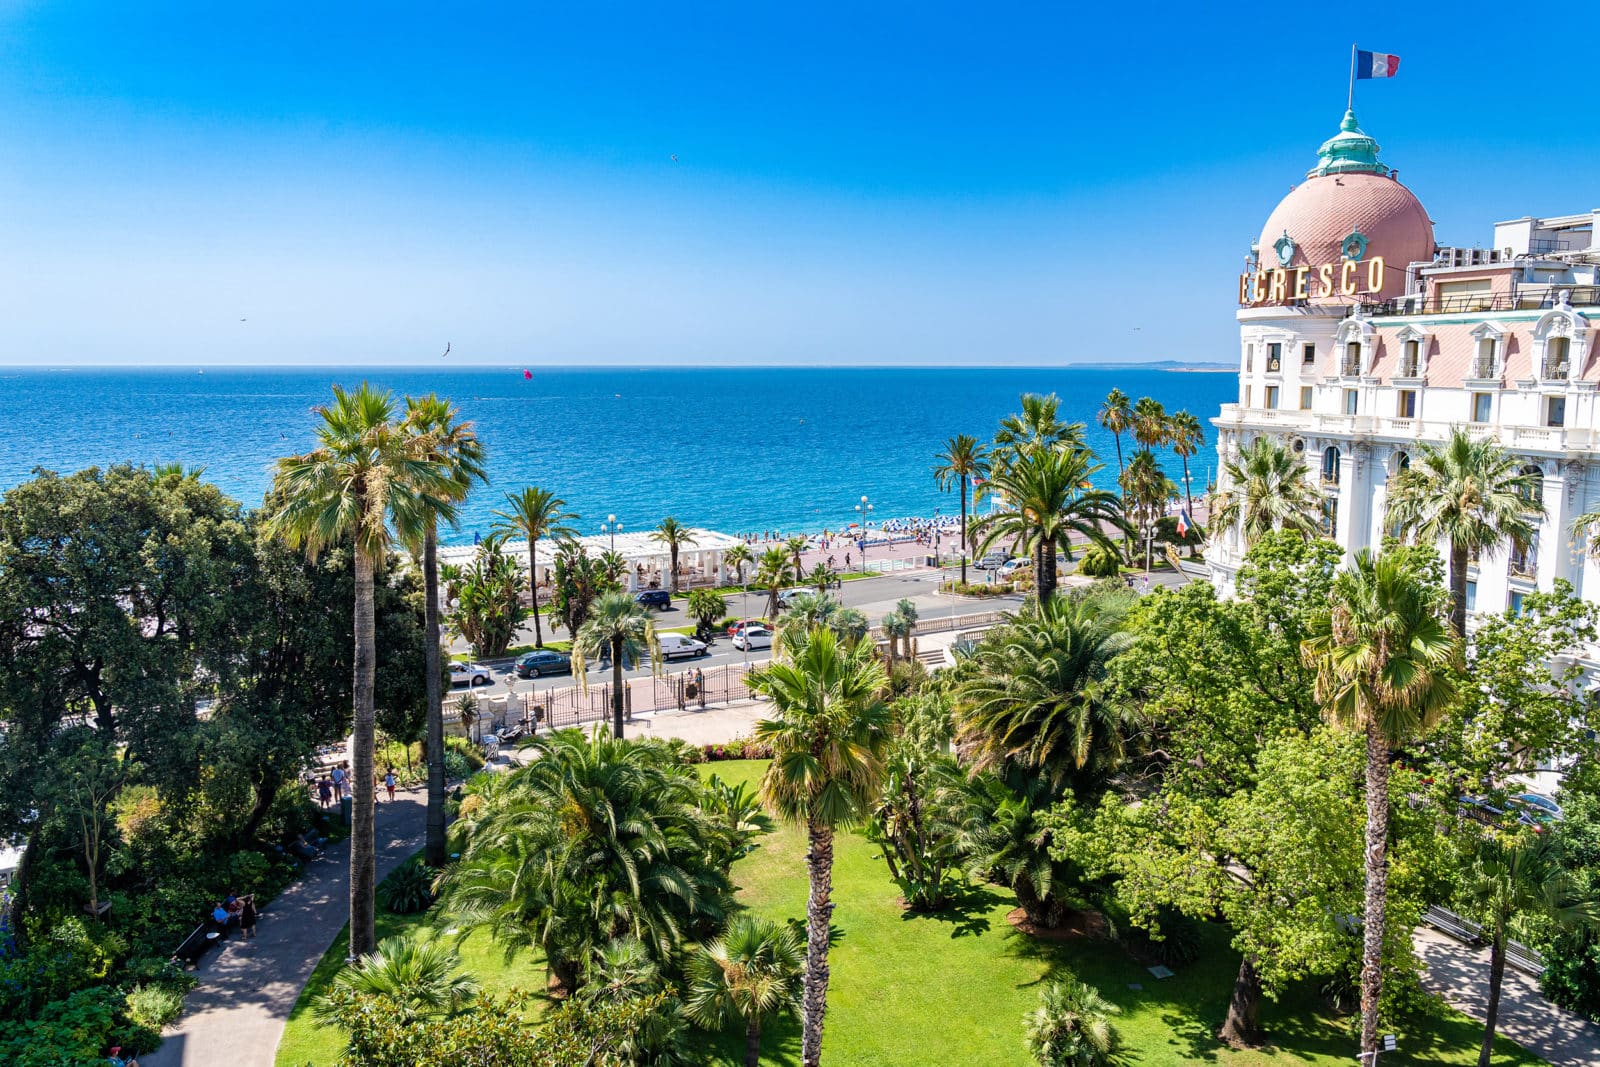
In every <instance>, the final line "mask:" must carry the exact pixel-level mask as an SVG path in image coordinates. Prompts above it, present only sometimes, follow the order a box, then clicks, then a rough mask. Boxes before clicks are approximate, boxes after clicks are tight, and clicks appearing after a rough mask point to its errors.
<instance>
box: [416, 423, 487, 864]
mask: <svg viewBox="0 0 1600 1067" xmlns="http://www.w3.org/2000/svg"><path fill="white" fill-rule="evenodd" d="M406 427H407V429H408V430H409V431H410V432H411V433H412V434H413V435H414V436H415V438H416V440H415V442H414V445H415V447H416V448H418V449H420V450H422V451H423V452H424V453H425V454H426V455H428V457H429V458H431V459H432V460H433V461H434V462H435V463H437V464H438V465H439V466H440V467H442V468H443V469H444V470H445V471H446V472H448V474H449V476H450V479H451V481H452V482H454V483H455V486H456V494H455V496H454V498H452V499H449V500H445V499H440V500H439V501H438V504H439V506H437V507H434V508H430V509H429V511H428V514H427V516H426V519H425V522H426V528H425V529H424V530H423V535H422V591H423V612H422V626H423V637H422V641H423V653H424V657H425V658H424V664H425V666H424V670H426V671H427V697H428V811H427V821H426V827H427V828H426V833H425V836H424V846H423V856H424V862H426V863H427V864H428V866H430V867H443V866H444V862H445V858H446V857H445V834H444V828H445V816H444V793H445V781H444V780H445V772H444V667H443V665H442V664H441V663H440V662H439V660H440V646H441V634H440V632H439V631H440V628H439V523H440V521H441V520H442V521H444V522H448V523H450V524H451V525H452V526H453V525H455V520H456V514H455V505H456V504H458V503H460V502H461V501H462V500H465V499H466V496H467V491H468V490H469V489H470V488H471V486H472V483H473V482H474V481H487V480H488V473H487V471H486V470H485V469H484V465H483V461H484V454H483V446H482V445H481V444H480V443H479V442H478V437H477V434H476V433H475V432H474V430H473V426H472V423H470V422H459V421H457V411H456V409H455V408H454V407H453V406H451V404H450V402H449V401H448V400H443V399H441V398H440V397H438V396H436V395H434V394H432V393H430V394H429V395H428V396H426V397H423V398H422V399H420V400H416V399H413V398H411V397H407V398H406Z"/></svg>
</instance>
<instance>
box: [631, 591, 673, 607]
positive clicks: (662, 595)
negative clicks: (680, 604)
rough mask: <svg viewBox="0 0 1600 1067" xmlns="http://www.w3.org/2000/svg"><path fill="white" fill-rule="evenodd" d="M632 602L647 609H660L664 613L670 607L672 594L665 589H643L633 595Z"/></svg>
mask: <svg viewBox="0 0 1600 1067" xmlns="http://www.w3.org/2000/svg"><path fill="white" fill-rule="evenodd" d="M633 599H634V600H636V601H638V602H639V604H640V605H642V606H643V607H647V608H660V609H661V610H662V611H666V610H667V609H668V608H670V607H671V606H672V594H671V593H670V592H668V591H667V590H665V589H644V590H641V591H640V592H638V593H635V594H634V597H633Z"/></svg>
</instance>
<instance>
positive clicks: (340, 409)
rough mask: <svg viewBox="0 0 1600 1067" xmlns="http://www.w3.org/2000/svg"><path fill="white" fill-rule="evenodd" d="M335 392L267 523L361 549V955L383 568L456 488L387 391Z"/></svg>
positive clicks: (276, 485)
mask: <svg viewBox="0 0 1600 1067" xmlns="http://www.w3.org/2000/svg"><path fill="white" fill-rule="evenodd" d="M333 396H334V401H333V403H332V404H331V405H328V406H326V407H322V408H319V409H318V414H319V415H320V416H321V419H322V422H321V424H320V425H319V426H318V427H317V431H316V433H317V447H316V448H315V449H313V450H312V451H310V452H307V453H305V454H304V455H299V456H286V457H284V458H282V459H280V460H278V465H277V474H276V476H275V477H274V479H273V499H274V500H275V501H276V503H275V506H274V507H273V509H272V511H271V513H270V515H269V516H268V520H267V521H268V528H269V529H270V530H271V531H272V532H273V533H274V534H275V535H276V536H277V537H279V538H281V539H282V540H283V541H285V542H286V543H288V544H290V545H292V546H297V547H301V548H304V549H305V551H306V553H307V554H308V555H311V556H315V555H317V554H318V553H320V552H321V551H322V550H323V549H325V548H329V547H332V546H336V545H342V544H350V545H352V546H353V548H354V564H355V566H354V570H355V602H354V623H353V629H354V637H355V679H354V685H353V687H352V688H353V700H352V705H353V709H352V720H353V725H352V729H351V735H350V737H351V753H350V763H351V771H352V776H353V778H354V784H353V800H354V804H353V807H352V810H351V828H350V951H351V953H352V954H353V955H358V956H359V955H363V954H365V953H367V952H370V951H372V948H373V946H374V944H375V943H376V941H377V932H376V927H375V915H374V905H375V893H376V891H377V878H376V873H377V868H376V854H375V852H374V846H373V829H374V824H373V799H374V798H373V769H372V758H373V752H372V746H373V730H374V725H373V715H374V707H373V691H374V684H375V681H376V670H377V659H378V650H377V642H376V638H375V627H376V619H375V612H376V599H375V596H376V588H375V584H376V571H377V568H378V566H379V564H381V563H382V562H383V561H384V559H385V558H387V556H388V553H389V551H390V549H391V548H392V547H393V546H394V545H395V544H396V543H397V542H398V543H400V544H416V543H418V542H419V541H420V540H421V539H422V536H423V531H424V530H425V528H426V525H427V518H428V516H429V515H430V514H438V511H437V508H438V507H439V506H440V505H441V504H442V502H446V501H449V500H451V499H452V498H453V497H454V496H455V495H456V494H457V493H458V492H459V486H458V483H457V482H455V481H454V480H453V477H452V473H451V472H450V471H449V470H447V469H445V468H444V467H442V466H441V465H440V464H438V463H436V462H435V461H434V460H433V459H432V458H431V457H430V455H429V450H427V449H421V448H418V447H417V442H416V440H415V439H414V438H413V437H412V436H411V435H410V434H409V433H408V432H406V430H405V429H404V428H403V427H402V426H400V424H399V423H398V422H397V421H396V418H395V405H394V399H393V397H392V396H391V395H390V394H389V393H387V392H380V391H378V390H375V389H373V388H371V387H370V386H368V385H366V384H363V385H362V386H361V387H360V388H359V389H357V390H355V391H354V392H346V391H345V390H344V389H342V388H340V387H339V386H334V389H333Z"/></svg>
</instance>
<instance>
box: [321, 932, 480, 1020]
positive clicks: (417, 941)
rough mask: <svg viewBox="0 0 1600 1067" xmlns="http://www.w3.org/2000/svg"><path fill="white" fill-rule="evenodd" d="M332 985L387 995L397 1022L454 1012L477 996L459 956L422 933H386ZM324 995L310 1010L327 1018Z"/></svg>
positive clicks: (444, 944)
mask: <svg viewBox="0 0 1600 1067" xmlns="http://www.w3.org/2000/svg"><path fill="white" fill-rule="evenodd" d="M333 987H334V989H347V990H350V991H351V992H354V993H366V994H369V995H371V996H381V997H387V998H388V999H389V1000H390V1001H392V1002H393V1003H394V1005H395V1006H396V1007H397V1008H398V1009H399V1012H400V1018H401V1021H402V1022H414V1021H416V1020H417V1019H421V1018H425V1017H427V1016H433V1015H450V1014H453V1013H455V1012H457V1011H460V1010H461V1009H462V1008H463V1007H465V1006H466V1005H467V1004H468V1003H469V1002H471V1000H472V999H473V998H474V997H476V996H477V995H478V983H477V981H476V980H475V979H473V978H472V977H471V976H470V975H465V974H462V973H461V957H460V955H458V954H457V953H456V950H455V949H453V948H451V947H450V946H449V945H448V944H446V943H445V942H443V941H439V940H437V939H435V938H433V937H431V936H428V935H426V934H423V935H419V936H415V937H386V938H384V939H383V940H382V941H380V942H379V943H378V947H377V949H376V951H373V952H369V953H367V954H365V955H363V956H362V957H361V958H360V959H359V960H357V961H356V962H355V964H354V965H352V966H350V967H348V968H346V969H345V970H343V971H340V972H339V975H338V977H336V978H335V979H334V980H333ZM330 1007H331V1006H330V1005H329V1003H328V999H327V997H326V996H324V997H322V998H319V999H318V1001H317V1004H316V1006H315V1008H314V1009H313V1013H314V1014H315V1015H317V1017H318V1018H323V1019H326V1018H329V1017H330V1015H331V1012H330Z"/></svg>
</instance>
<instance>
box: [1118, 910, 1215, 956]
mask: <svg viewBox="0 0 1600 1067" xmlns="http://www.w3.org/2000/svg"><path fill="white" fill-rule="evenodd" d="M1156 923H1157V927H1158V929H1159V930H1160V932H1161V934H1160V936H1159V937H1155V936H1152V935H1151V933H1150V931H1148V930H1142V929H1139V928H1137V927H1135V928H1133V929H1132V930H1130V931H1129V932H1128V936H1127V938H1126V942H1127V945H1128V947H1129V948H1130V949H1132V950H1133V951H1134V952H1135V953H1137V954H1138V955H1140V956H1143V957H1145V958H1147V959H1151V960H1154V961H1155V962H1156V963H1164V964H1166V965H1167V966H1168V967H1182V966H1184V965H1185V964H1189V963H1193V962H1194V961H1195V960H1197V959H1199V958H1200V926H1199V924H1198V923H1196V922H1195V921H1194V920H1193V919H1191V918H1189V917H1188V916H1187V915H1185V914H1183V913H1182V912H1180V911H1174V910H1172V909H1170V908H1163V909H1161V911H1160V913H1159V914H1158V915H1157V917H1156Z"/></svg>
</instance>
